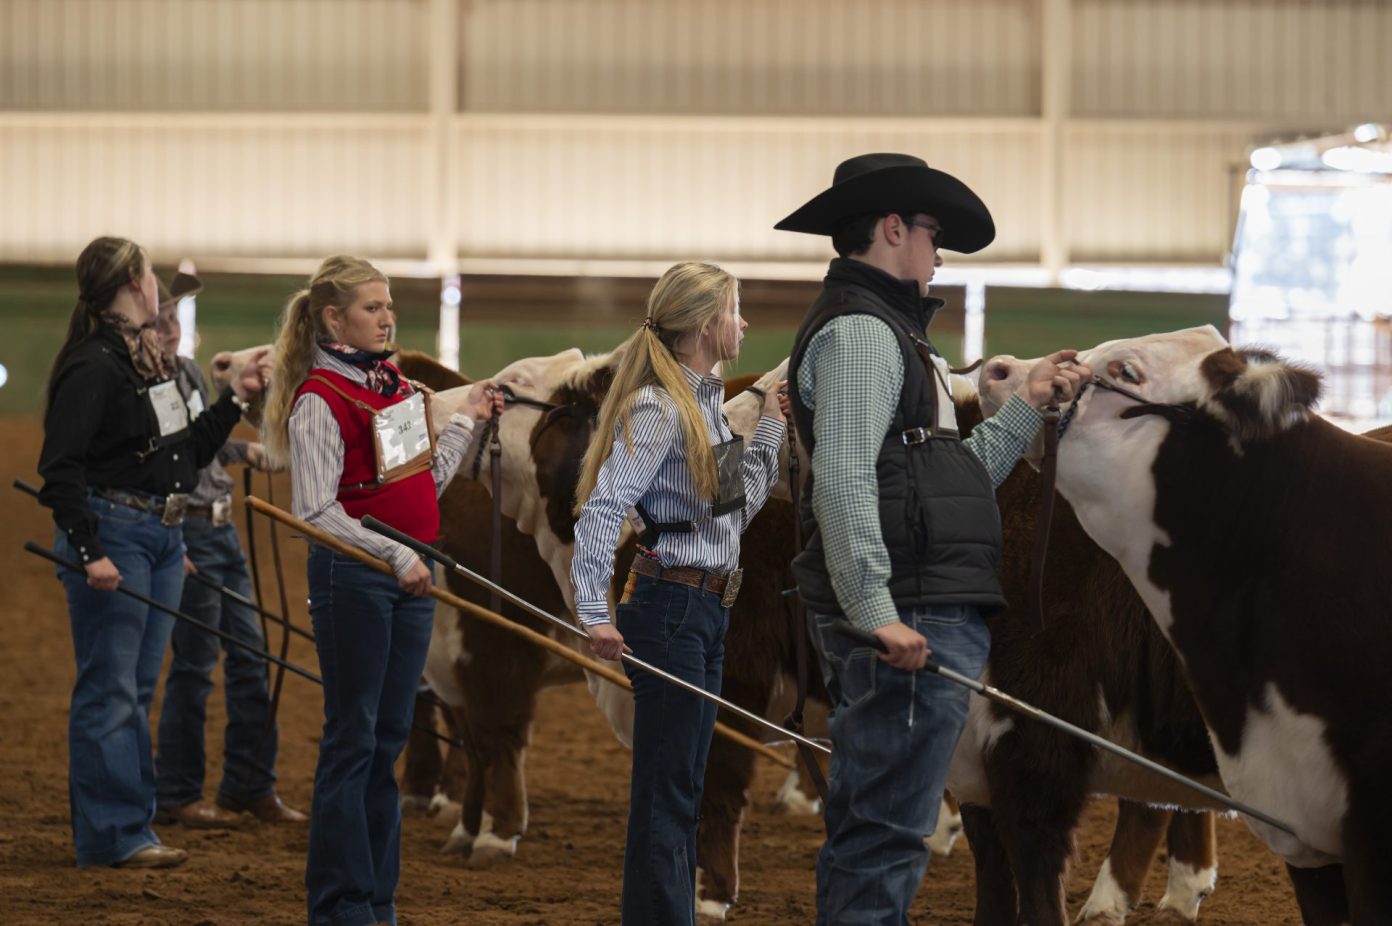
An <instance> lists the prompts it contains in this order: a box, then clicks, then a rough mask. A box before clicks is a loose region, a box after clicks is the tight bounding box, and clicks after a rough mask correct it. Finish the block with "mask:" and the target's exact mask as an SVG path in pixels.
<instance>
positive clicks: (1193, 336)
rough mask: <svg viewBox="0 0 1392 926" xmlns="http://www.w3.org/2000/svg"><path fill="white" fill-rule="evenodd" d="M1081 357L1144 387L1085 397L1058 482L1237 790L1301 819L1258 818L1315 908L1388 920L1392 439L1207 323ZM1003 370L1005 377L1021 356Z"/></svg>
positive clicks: (1302, 896)
mask: <svg viewBox="0 0 1392 926" xmlns="http://www.w3.org/2000/svg"><path fill="white" fill-rule="evenodd" d="M1083 359H1084V360H1085V361H1086V362H1087V363H1088V364H1089V365H1090V366H1091V367H1092V368H1093V370H1094V371H1095V372H1096V373H1097V374H1098V375H1099V376H1102V377H1105V378H1106V379H1108V380H1110V381H1112V382H1114V383H1116V384H1119V385H1121V386H1123V387H1125V388H1127V389H1129V390H1131V391H1132V392H1134V393H1136V394H1137V396H1138V397H1139V398H1140V399H1141V400H1142V401H1141V402H1139V403H1138V402H1135V401H1132V400H1131V399H1128V398H1126V397H1125V396H1122V395H1119V394H1117V393H1114V392H1110V391H1104V390H1101V389H1097V388H1092V389H1090V390H1088V391H1087V392H1086V393H1085V394H1084V395H1083V397H1082V398H1081V399H1080V400H1079V401H1078V403H1077V410H1076V413H1075V415H1074V417H1073V420H1072V423H1071V424H1070V426H1069V428H1068V430H1067V433H1066V435H1065V436H1064V438H1063V439H1062V441H1061V442H1060V448H1059V456H1058V488H1059V491H1060V493H1061V494H1062V495H1063V496H1064V497H1065V498H1067V499H1068V500H1069V501H1070V503H1071V504H1072V506H1073V508H1074V510H1075V512H1076V514H1077V517H1078V520H1079V522H1080V523H1081V525H1082V526H1083V528H1084V529H1085V530H1086V531H1087V532H1088V534H1089V535H1090V536H1091V537H1092V538H1093V539H1094V540H1095V541H1096V542H1097V543H1098V544H1099V545H1100V546H1101V547H1102V548H1103V549H1105V550H1106V551H1107V552H1108V553H1110V554H1111V555H1112V556H1113V557H1115V558H1116V560H1117V561H1118V563H1119V564H1120V565H1121V568H1122V569H1123V570H1124V571H1125V572H1126V575H1127V577H1128V579H1129V580H1130V581H1131V584H1132V585H1133V586H1134V587H1135V588H1136V590H1137V591H1138V592H1139V594H1140V596H1141V598H1142V600H1144V602H1145V604H1146V607H1147V609H1148V610H1149V612H1150V615H1151V617H1152V619H1153V620H1154V622H1155V623H1156V625H1157V626H1158V627H1159V629H1160V630H1161V632H1163V633H1164V635H1165V637H1166V638H1167V639H1168V641H1169V642H1170V644H1171V646H1172V647H1173V648H1174V651H1175V653H1176V654H1177V655H1178V657H1179V659H1180V661H1181V663H1182V665H1183V667H1184V671H1185V672H1186V674H1187V676H1188V678H1189V681H1190V683H1191V687H1192V689H1193V691H1194V694H1195V697H1196V698H1197V700H1198V703H1199V705H1200V707H1201V709H1202V711H1203V716H1204V719H1205V721H1206V723H1207V726H1208V730H1209V734H1210V737H1211V740H1212V743H1213V746H1214V751H1215V753H1216V756H1217V763H1218V769H1219V772H1220V774H1221V776H1222V780H1223V782H1224V784H1225V785H1226V786H1227V788H1228V790H1229V792H1230V793H1232V794H1233V795H1234V796H1235V797H1237V798H1239V799H1241V800H1243V801H1245V802H1247V803H1249V804H1251V805H1253V806H1254V807H1257V808H1259V809H1261V810H1263V811H1264V812H1266V813H1268V814H1270V815H1272V816H1274V817H1276V818H1278V819H1280V820H1283V821H1284V822H1286V823H1287V824H1289V825H1290V826H1291V827H1292V828H1293V829H1294V830H1295V835H1294V836H1292V835H1290V834H1288V833H1286V832H1283V831H1282V830H1280V829H1277V828H1275V827H1272V826H1269V825H1266V824H1263V823H1260V822H1257V821H1253V820H1248V824H1249V826H1251V828H1252V829H1253V831H1254V832H1255V833H1256V834H1257V835H1258V836H1259V837H1261V838H1262V839H1263V840H1264V841H1265V842H1266V844H1267V845H1268V846H1269V847H1270V848H1271V849H1272V851H1274V852H1275V853H1277V854H1278V855H1280V856H1281V857H1282V858H1283V859H1285V861H1286V863H1287V870H1288V871H1289V873H1290V876H1291V881H1292V883H1293V885H1294V887H1295V892H1296V897H1297V900H1298V901H1299V904H1300V909H1301V912H1302V915H1303V917H1304V919H1305V921H1306V922H1307V923H1312V924H1326V923H1341V922H1353V923H1389V922H1392V877H1389V876H1390V875H1392V856H1389V854H1388V852H1387V851H1386V848H1385V845H1384V844H1385V840H1386V833H1387V832H1388V827H1389V825H1392V791H1390V790H1389V788H1388V785H1387V782H1388V780H1389V777H1392V686H1389V685H1388V684H1387V666H1388V665H1389V664H1390V663H1392V623H1389V622H1388V621H1387V619H1386V617H1387V614H1388V608H1389V604H1388V603H1389V601H1392V570H1389V569H1388V568H1387V561H1386V556H1387V549H1388V545H1389V541H1392V527H1390V526H1389V525H1392V519H1389V517H1388V516H1389V515H1392V447H1389V446H1388V445H1387V444H1386V443H1384V442H1383V441H1380V440H1373V439H1369V438H1367V437H1361V436H1358V435H1354V434H1350V433H1348V432H1345V431H1343V430H1341V429H1340V428H1338V427H1337V426H1335V425H1334V424H1331V423H1330V422H1328V421H1325V420H1323V419H1322V418H1320V417H1318V416H1317V415H1315V414H1314V413H1313V412H1312V408H1313V406H1314V404H1315V402H1316V400H1317V399H1318V396H1319V391H1320V380H1319V377H1318V375H1317V374H1315V373H1314V372H1312V371H1310V370H1308V369H1304V368H1301V367H1299V366H1296V365H1293V364H1290V363H1286V362H1284V361H1282V360H1281V359H1280V358H1279V357H1277V356H1275V355H1273V354H1271V353H1269V352H1266V351H1262V350H1253V349H1246V348H1241V349H1234V348H1232V347H1230V346H1229V345H1228V344H1227V343H1226V341H1224V339H1223V338H1222V336H1221V335H1220V334H1219V333H1218V332H1217V331H1216V330H1215V329H1213V328H1211V327H1205V328H1194V329H1188V330H1185V331H1178V332H1173V333H1169V334H1161V335H1151V336H1147V337H1142V338H1135V339H1130V340H1124V341H1112V342H1108V343H1106V344H1102V345H1100V346H1098V347H1096V348H1094V349H1093V350H1091V351H1087V352H1085V353H1084V354H1083ZM993 363H995V364H996V365H997V369H998V371H1000V372H1001V373H1003V374H1004V375H1003V376H1002V377H1001V378H1000V380H999V382H1000V383H1002V384H1004V383H1007V382H1008V381H1009V379H1010V378H1011V377H1012V376H1014V375H1016V372H1017V370H1018V369H1020V368H1022V367H1023V364H1020V363H1018V362H1013V361H1012V359H1011V358H999V359H998V360H996V361H993ZM997 388H1006V387H1005V386H1000V387H997ZM1377 436H1378V437H1382V438H1384V439H1385V438H1386V436H1387V435H1386V433H1385V432H1384V433H1382V434H1378V435H1377Z"/></svg>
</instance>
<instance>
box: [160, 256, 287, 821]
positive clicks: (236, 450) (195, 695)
mask: <svg viewBox="0 0 1392 926" xmlns="http://www.w3.org/2000/svg"><path fill="white" fill-rule="evenodd" d="M202 289H203V284H202V282H201V281H200V280H199V279H198V278H197V277H196V276H193V275H192V274H187V273H179V274H178V275H177V276H175V277H174V282H173V283H172V284H171V285H170V286H169V287H168V288H166V287H165V285H164V281H163V280H160V281H159V290H160V306H159V315H158V316H157V317H156V320H155V330H156V331H157V332H158V333H159V336H160V345H161V347H162V348H163V350H164V352H165V353H166V354H168V355H169V356H170V357H171V358H173V360H174V364H175V376H174V380H175V382H176V383H177V384H178V387H179V394H180V395H181V396H183V399H184V402H185V404H186V405H188V410H189V418H190V419H193V418H196V417H197V416H198V415H199V414H200V413H201V412H202V411H203V409H204V408H205V407H207V404H208V385H207V383H206V382H205V381H204V379H203V373H202V371H201V370H199V369H198V364H197V363H195V362H194V361H192V360H190V359H189V358H187V357H179V356H176V353H175V352H176V351H177V350H178V347H179V337H180V335H181V334H182V331H181V328H180V325H179V316H178V308H177V307H178V304H179V300H180V299H182V298H183V297H185V296H192V295H194V294H195V293H198V292H200V291H202ZM264 459H265V455H264V453H263V451H262V449H261V445H260V444H257V443H252V442H249V441H245V440H237V439H232V440H229V441H227V443H225V444H223V446H222V449H221V450H219V451H218V454H217V457H216V458H215V459H214V460H213V462H211V463H209V464H208V465H207V466H205V467H204V468H203V469H201V470H199V472H198V484H197V486H195V487H194V490H193V492H191V493H190V494H189V507H188V513H187V516H186V517H185V519H184V546H185V548H186V552H185V555H184V563H185V569H186V570H189V571H194V570H196V571H197V572H199V573H201V574H202V575H204V576H206V577H208V578H210V579H212V580H213V581H215V582H216V583H217V584H218V585H221V586H223V587H224V588H229V589H231V590H232V591H234V592H237V593H238V594H239V595H241V596H243V597H244V598H250V597H252V590H251V579H250V578H249V576H248V574H247V564H246V557H245V556H244V555H243V554H242V542H241V539H240V538H239V537H238V536H237V528H236V526H235V525H234V524H233V523H232V518H231V509H232V477H231V476H229V475H228V474H227V471H226V470H225V469H223V467H224V466H226V465H231V464H234V463H240V464H245V465H247V466H255V467H258V468H259V467H261V466H263V465H264ZM179 609H180V610H181V611H183V612H184V613H185V614H188V615H190V616H192V617H196V618H198V619H199V620H201V621H203V622H204V623H206V624H208V625H209V626H210V627H215V628H217V629H219V630H222V631H223V632H225V633H229V634H231V635H232V636H234V637H235V638H237V639H239V640H241V641H243V642H244V643H245V644H247V645H248V646H254V647H256V648H257V649H261V650H264V649H265V648H266V641H265V638H264V636H263V635H262V633H261V628H260V627H259V626H258V625H257V620H256V615H255V614H253V613H252V611H251V609H250V608H247V607H246V606H244V605H242V604H239V603H237V602H235V601H233V600H231V599H229V598H227V597H225V596H223V595H222V594H220V593H219V592H217V591H214V590H213V589H210V588H208V587H207V586H204V585H200V584H198V583H196V582H185V583H184V592H183V600H182V601H181V602H180V605H179ZM170 642H171V644H172V647H173V650H174V657H173V659H172V660H171V661H170V663H169V675H168V677H167V678H166V679H165V682H164V702H163V706H162V707H161V708H160V720H159V747H158V750H157V751H156V754H155V799H156V804H157V807H158V817H159V819H160V820H162V821H163V822H165V823H181V824H183V825H184V826H188V827H193V828H197V829H214V828H221V827H234V826H237V825H238V824H240V823H241V822H242V820H243V819H244V818H243V816H242V811H250V812H251V813H252V814H253V815H254V816H256V817H257V818H259V819H261V820H263V821H265V822H267V823H307V822H308V820H309V818H308V817H307V816H305V815H304V814H303V813H301V812H300V811H298V810H294V809H292V808H290V807H287V806H286V805H285V804H284V803H283V802H282V801H281V799H280V798H279V797H278V796H277V795H276V792H275V780H276V778H275V757H276V744H277V739H276V728H275V725H274V724H268V723H267V715H268V714H269V713H270V696H269V693H268V690H267V682H266V664H265V662H264V661H263V660H262V659H261V658H260V657H258V656H253V655H251V654H250V653H249V652H247V651H246V650H245V649H243V648H242V647H239V646H222V648H223V649H225V650H226V652H227V656H226V658H225V660H224V662H223V687H224V688H225V689H226V701H227V730H226V734H225V748H224V750H223V764H222V783H221V784H220V785H219V786H218V794H217V801H216V803H214V802H212V801H208V800H206V799H205V798H204V797H203V777H204V773H205V768H204V766H205V753H204V723H205V720H206V717H207V703H208V694H209V693H210V692H211V691H212V688H213V669H215V668H217V663H218V651H219V647H220V643H219V641H218V639H217V637H214V636H213V635H212V634H209V633H204V632H202V631H201V630H198V629H197V628H196V627H193V626H192V625H190V624H186V623H184V622H182V621H179V622H177V623H176V624H175V625H174V630H173V633H172V635H171V636H170Z"/></svg>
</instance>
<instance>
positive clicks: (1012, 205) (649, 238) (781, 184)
mask: <svg viewBox="0 0 1392 926" xmlns="http://www.w3.org/2000/svg"><path fill="white" fill-rule="evenodd" d="M1038 144H1039V141H1038V129H1037V126H1036V125H1035V124H1034V123H1032V122H1028V121H1017V122H1009V121H1007V122H1001V123H988V124H985V125H983V124H980V123H976V124H974V123H971V122H965V121H963V122H955V121H949V122H935V123H925V122H915V121H910V120H867V121H864V122H862V123H859V124H856V123H838V124H836V125H828V124H826V123H825V122H823V121H817V120H797V119H783V120H758V119H705V118H688V119H655V118H590V119H581V118H555V117H551V118H535V117H531V118H524V117H505V116H499V117H486V116H476V117H468V118H466V119H465V120H464V121H463V123H462V125H461V126H460V128H459V130H458V138H457V143H456V145H455V149H456V150H457V152H458V158H457V160H456V161H455V168H456V170H457V171H458V174H457V176H456V177H455V181H454V187H455V189H457V190H458V191H459V196H460V198H459V200H458V202H457V205H456V209H457V216H458V224H459V228H460V234H461V243H460V253H461V254H463V255H465V256H471V257H477V256H499V257H591V258H609V257H613V258H626V257H653V258H657V257H662V258H669V257H670V258H678V257H691V258H698V257H705V258H712V259H722V260H732V259H740V260H796V259H811V260H820V259H825V258H827V257H829V256H830V255H831V247H830V243H829V242H828V241H827V239H825V238H818V237H814V236H810V235H798V234H791V233H787V232H776V231H773V227H772V226H773V224H774V223H775V222H776V221H778V220H779V219H781V218H782V217H783V216H784V215H786V214H788V213H789V212H792V211H793V209H795V208H796V207H798V206H799V205H801V204H802V203H803V202H804V201H805V200H807V199H810V198H811V197H812V195H813V194H815V193H817V192H819V191H820V190H821V189H823V188H824V187H826V186H828V185H829V184H830V182H831V175H832V171H833V170H834V168H835V166H836V164H837V163H838V162H839V161H841V160H842V159H844V158H846V157H849V156H851V155H854V154H860V153H864V152H866V151H875V150H885V151H908V152H913V153H916V154H919V155H920V156H922V157H924V158H925V159H926V160H928V162H929V163H930V164H932V165H934V166H937V167H940V168H942V169H944V170H947V171H949V172H951V173H954V174H956V175H957V176H959V177H961V178H962V179H963V180H965V181H966V182H967V183H968V184H970V185H971V186H972V187H973V189H975V190H976V191H977V192H978V193H979V194H980V195H981V196H982V198H983V199H984V200H985V201H986V202H987V203H988V205H989V206H990V207H991V209H992V211H993V213H994V215H995V218H996V224H997V226H998V228H999V229H1000V235H999V237H998V238H997V241H996V243H995V244H994V245H992V246H991V247H990V248H988V249H987V250H986V251H985V252H983V253H982V254H981V258H983V259H987V260H992V261H1010V260H1027V261H1033V260H1035V259H1037V252H1038V247H1039V225H1040V215H1039V201H1040V196H1039V189H1040V183H1041V177H1040V172H1039V155H1038ZM947 257H948V259H949V260H952V261H957V260H960V259H963V258H958V257H957V256H956V255H947Z"/></svg>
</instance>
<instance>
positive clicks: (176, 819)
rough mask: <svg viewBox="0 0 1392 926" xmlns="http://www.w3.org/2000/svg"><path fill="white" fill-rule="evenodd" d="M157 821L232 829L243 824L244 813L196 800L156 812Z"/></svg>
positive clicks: (204, 828) (206, 827)
mask: <svg viewBox="0 0 1392 926" xmlns="http://www.w3.org/2000/svg"><path fill="white" fill-rule="evenodd" d="M155 822H156V823H180V824H183V825H184V826H187V827H189V828H190V829H196V830H230V829H236V828H237V827H239V826H241V825H242V815H241V814H239V813H229V812H228V811H226V810H223V809H222V808H221V807H218V806H217V805H215V804H213V803H212V802H210V801H205V800H196V801H194V802H193V803H192V804H185V805H184V806H182V807H170V808H167V809H164V810H160V811H159V812H158V813H156V814H155Z"/></svg>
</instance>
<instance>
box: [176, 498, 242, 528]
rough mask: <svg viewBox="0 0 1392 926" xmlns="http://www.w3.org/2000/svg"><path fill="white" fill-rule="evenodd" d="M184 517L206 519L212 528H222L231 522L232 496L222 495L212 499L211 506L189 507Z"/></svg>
mask: <svg viewBox="0 0 1392 926" xmlns="http://www.w3.org/2000/svg"><path fill="white" fill-rule="evenodd" d="M186 516H187V517H190V518H207V519H208V520H209V521H211V522H212V524H213V527H222V526H224V525H226V524H230V523H231V522H232V496H231V494H228V493H224V494H222V495H219V496H218V497H217V498H215V499H213V503H212V504H211V505H189V506H188V511H187V512H186Z"/></svg>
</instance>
